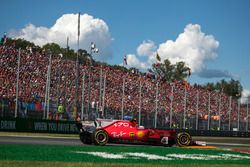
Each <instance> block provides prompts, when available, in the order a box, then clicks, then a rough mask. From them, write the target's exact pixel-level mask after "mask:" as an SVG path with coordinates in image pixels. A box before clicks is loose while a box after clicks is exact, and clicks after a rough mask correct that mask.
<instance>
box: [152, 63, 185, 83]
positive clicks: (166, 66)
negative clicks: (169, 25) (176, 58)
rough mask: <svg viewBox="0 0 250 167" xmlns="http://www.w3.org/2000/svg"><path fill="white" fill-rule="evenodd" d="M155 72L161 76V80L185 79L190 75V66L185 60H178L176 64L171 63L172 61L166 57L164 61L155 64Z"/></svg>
mask: <svg viewBox="0 0 250 167" xmlns="http://www.w3.org/2000/svg"><path fill="white" fill-rule="evenodd" d="M152 69H153V72H154V73H155V74H156V75H157V77H160V78H161V80H163V81H166V82H173V81H175V80H176V81H184V80H185V79H186V77H187V76H188V75H187V74H188V69H189V68H188V67H187V66H186V65H185V63H184V62H177V63H176V64H171V62H170V61H169V60H168V59H166V60H164V63H157V64H153V67H152Z"/></svg>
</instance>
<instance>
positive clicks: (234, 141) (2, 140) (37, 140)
mask: <svg viewBox="0 0 250 167" xmlns="http://www.w3.org/2000/svg"><path fill="white" fill-rule="evenodd" d="M193 139H194V140H198V141H206V143H207V145H208V146H216V147H219V148H224V149H232V148H239V149H244V150H250V138H238V137H193ZM0 144H39V145H69V146H84V144H82V143H81V141H80V139H79V138H78V137H51V136H15V135H1V136H0ZM109 145H111V144H109ZM112 145H113V144H112ZM114 145H117V144H114ZM119 145H120V144H119ZM126 146H130V145H127V144H126ZM139 146H140V145H139Z"/></svg>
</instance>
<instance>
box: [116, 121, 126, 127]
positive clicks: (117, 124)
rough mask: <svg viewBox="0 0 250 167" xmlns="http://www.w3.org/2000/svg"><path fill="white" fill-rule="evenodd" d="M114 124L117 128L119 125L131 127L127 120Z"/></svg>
mask: <svg viewBox="0 0 250 167" xmlns="http://www.w3.org/2000/svg"><path fill="white" fill-rule="evenodd" d="M114 126H115V127H116V128H117V127H122V126H123V127H129V123H127V122H118V123H115V124H114Z"/></svg>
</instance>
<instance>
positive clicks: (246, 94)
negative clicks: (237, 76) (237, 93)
mask: <svg viewBox="0 0 250 167" xmlns="http://www.w3.org/2000/svg"><path fill="white" fill-rule="evenodd" d="M247 97H250V90H249V89H243V91H242V96H241V103H246V102H247Z"/></svg>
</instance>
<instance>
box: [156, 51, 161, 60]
mask: <svg viewBox="0 0 250 167" xmlns="http://www.w3.org/2000/svg"><path fill="white" fill-rule="evenodd" d="M156 59H157V60H158V61H161V57H160V56H159V54H158V52H157V53H156Z"/></svg>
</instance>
